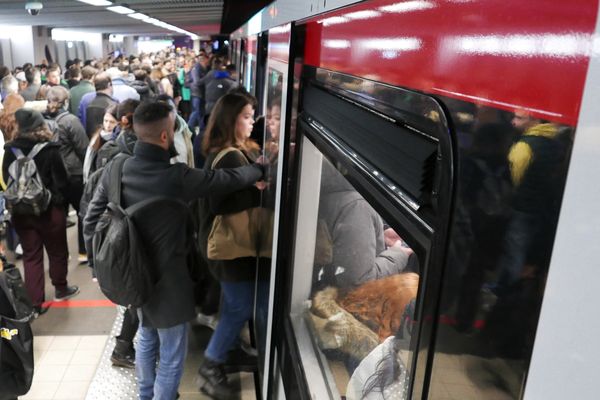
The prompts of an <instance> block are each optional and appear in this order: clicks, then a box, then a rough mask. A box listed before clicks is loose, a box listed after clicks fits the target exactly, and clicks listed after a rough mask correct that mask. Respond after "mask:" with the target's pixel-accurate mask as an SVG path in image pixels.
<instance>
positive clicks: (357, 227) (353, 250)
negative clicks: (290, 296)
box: [314, 159, 413, 288]
mask: <svg viewBox="0 0 600 400" xmlns="http://www.w3.org/2000/svg"><path fill="white" fill-rule="evenodd" d="M319 220H320V221H321V222H320V225H321V227H320V229H318V230H319V231H320V232H321V234H320V235H317V236H318V237H317V242H318V243H317V246H320V247H321V249H322V250H324V251H326V252H330V253H331V258H330V260H324V261H318V262H317V263H316V265H315V271H314V272H315V275H316V276H315V280H316V282H315V283H316V286H314V288H318V287H323V286H327V285H333V286H337V287H341V288H353V287H356V286H358V285H360V284H362V283H364V282H367V281H370V280H373V279H379V278H383V277H386V276H389V275H393V274H398V273H400V272H402V271H404V270H405V269H406V266H407V265H408V263H409V258H410V256H411V255H412V254H413V252H412V250H411V249H409V248H406V247H404V246H403V242H402V240H400V239H397V240H395V241H394V242H393V244H392V243H390V244H391V246H389V247H388V246H386V242H385V235H384V223H383V220H382V219H381V217H380V216H379V215H378V214H377V213H376V212H375V210H373V208H372V207H371V206H370V205H369V203H367V201H366V200H365V199H364V198H363V197H362V196H361V195H360V194H359V193H358V192H357V191H356V190H355V189H354V188H353V187H352V185H351V184H350V183H349V182H348V181H347V180H346V179H344V177H343V176H342V174H341V173H340V172H339V171H337V170H336V169H335V168H334V166H333V165H332V164H331V163H330V162H329V161H328V160H327V159H323V169H322V175H321V200H320V204H319ZM323 247H325V248H327V247H330V249H329V250H328V249H324V248H323ZM317 252H319V251H317ZM316 258H318V257H316ZM323 262H325V263H326V264H327V265H322V264H323ZM319 264H321V265H319Z"/></svg>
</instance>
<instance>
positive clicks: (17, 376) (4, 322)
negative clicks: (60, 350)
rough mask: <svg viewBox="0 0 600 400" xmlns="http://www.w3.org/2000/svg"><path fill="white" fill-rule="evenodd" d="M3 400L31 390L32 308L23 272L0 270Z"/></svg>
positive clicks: (0, 384) (9, 268)
mask: <svg viewBox="0 0 600 400" xmlns="http://www.w3.org/2000/svg"><path fill="white" fill-rule="evenodd" d="M0 310H1V314H0V388H1V389H0V400H4V399H14V398H15V397H17V396H21V395H24V394H25V393H27V392H28V391H29V388H30V387H31V382H32V380H33V332H32V331H31V327H30V326H29V321H30V320H31V318H32V315H33V307H32V306H31V301H30V300H29V297H28V295H27V292H26V290H25V288H24V286H23V279H22V278H21V273H20V272H19V270H18V269H17V268H16V267H14V266H13V265H7V268H6V269H4V270H2V268H0Z"/></svg>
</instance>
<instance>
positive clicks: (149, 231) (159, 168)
mask: <svg viewBox="0 0 600 400" xmlns="http://www.w3.org/2000/svg"><path fill="white" fill-rule="evenodd" d="M169 160H170V155H169V152H168V151H166V150H164V149H163V148H161V147H159V146H156V145H153V144H149V143H144V142H140V141H138V142H137V143H136V144H135V147H134V155H133V157H132V158H130V159H128V160H127V161H126V162H125V165H124V167H123V179H122V203H123V204H122V206H123V207H127V206H130V205H132V204H135V203H138V202H140V201H142V200H144V199H147V198H149V197H152V196H167V197H171V198H174V199H179V200H182V201H184V202H185V203H189V202H191V201H192V200H195V199H197V198H199V197H204V196H207V195H208V194H225V193H230V192H232V191H235V190H236V189H240V188H243V187H248V186H251V185H252V184H253V183H254V182H255V181H257V180H258V179H260V178H261V177H262V175H263V171H262V168H261V167H259V166H256V165H251V166H246V167H243V168H236V169H229V170H219V171H204V170H200V169H195V168H189V167H188V166H187V165H185V164H182V163H176V164H171V163H170V161H169ZM112 165H113V164H109V165H108V166H107V168H106V170H105V173H104V174H103V175H102V178H101V181H100V185H98V188H97V189H96V192H95V193H94V197H93V199H92V201H91V203H90V205H89V208H88V212H87V214H86V216H85V219H84V224H83V225H84V236H85V238H86V240H88V239H89V238H91V237H92V236H93V233H94V229H95V227H96V224H97V222H98V219H99V217H100V215H101V214H102V212H104V210H105V209H106V205H107V202H108V200H107V194H108V188H109V185H110V184H111V182H109V181H108V180H109V177H110V168H111V166H112ZM183 215H184V213H183V212H182V210H179V211H176V210H172V209H171V208H169V209H167V210H164V209H162V210H160V212H156V211H155V212H153V213H152V215H151V216H148V217H147V218H139V219H136V221H135V222H136V226H137V228H138V231H139V232H140V234H141V236H142V238H143V240H144V242H145V243H146V244H147V247H146V249H147V251H148V256H149V257H150V259H151V260H155V264H154V265H155V268H156V271H155V273H156V275H157V277H158V284H157V286H156V287H155V290H154V292H153V295H152V296H151V297H150V299H149V300H148V303H147V304H146V305H144V306H143V307H142V313H143V317H144V318H143V322H142V323H143V325H144V326H150V327H154V328H168V327H172V326H175V325H178V324H181V323H184V322H186V321H189V320H190V319H192V318H193V317H194V316H195V310H194V293H193V289H194V283H193V281H192V279H191V274H190V269H189V266H188V265H187V252H186V250H185V242H186V241H185V240H184V239H185V238H184V237H183V236H182V235H183V232H185V230H184V229H181V227H182V226H184V222H185V221H184V220H182V218H184V217H183Z"/></svg>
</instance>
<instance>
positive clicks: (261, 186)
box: [254, 181, 269, 191]
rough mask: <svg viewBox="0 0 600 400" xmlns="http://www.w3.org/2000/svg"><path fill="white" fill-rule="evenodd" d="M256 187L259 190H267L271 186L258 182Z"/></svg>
mask: <svg viewBox="0 0 600 400" xmlns="http://www.w3.org/2000/svg"><path fill="white" fill-rule="evenodd" d="M254 186H255V187H256V188H257V189H258V190H261V191H262V190H265V189H266V188H267V186H269V184H268V183H267V182H265V181H258V182H256V183H255V184H254Z"/></svg>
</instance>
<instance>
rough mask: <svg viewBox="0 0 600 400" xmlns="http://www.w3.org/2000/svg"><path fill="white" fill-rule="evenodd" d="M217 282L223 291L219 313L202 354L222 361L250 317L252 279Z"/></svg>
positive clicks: (212, 359) (252, 301)
mask: <svg viewBox="0 0 600 400" xmlns="http://www.w3.org/2000/svg"><path fill="white" fill-rule="evenodd" d="M219 283H220V284H221V292H222V293H223V303H222V304H221V314H220V316H219V323H218V325H217V329H215V331H214V333H213V334H212V336H211V337H210V342H209V343H208V347H207V348H206V351H205V352H204V355H205V356H206V358H208V359H209V360H211V361H216V362H218V363H224V362H225V361H226V360H227V352H229V350H231V349H232V348H233V346H234V345H235V344H236V343H237V341H238V337H239V336H240V332H241V331H242V328H243V327H244V324H245V323H246V321H248V320H249V319H250V318H252V311H253V309H254V281H248V282H219Z"/></svg>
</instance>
